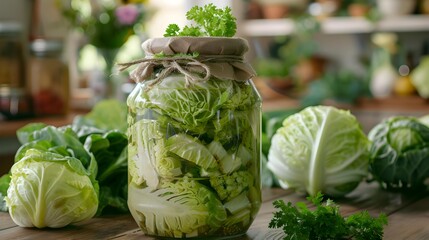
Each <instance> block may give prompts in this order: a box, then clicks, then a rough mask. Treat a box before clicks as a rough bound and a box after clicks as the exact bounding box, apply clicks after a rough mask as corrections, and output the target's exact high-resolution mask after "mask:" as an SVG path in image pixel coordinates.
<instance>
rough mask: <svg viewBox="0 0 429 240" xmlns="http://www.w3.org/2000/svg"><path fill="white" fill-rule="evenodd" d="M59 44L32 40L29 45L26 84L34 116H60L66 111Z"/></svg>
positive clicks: (66, 83)
mask: <svg viewBox="0 0 429 240" xmlns="http://www.w3.org/2000/svg"><path fill="white" fill-rule="evenodd" d="M62 50H63V43H62V42H61V41H59V40H52V39H36V40H34V41H32V42H31V44H30V52H31V55H30V61H29V76H28V80H29V81H28V84H29V86H30V92H31V97H32V100H33V107H34V113H35V115H36V116H46V115H64V114H66V113H67V112H68V109H69V91H70V90H69V89H70V88H69V75H68V74H69V73H68V68H67V65H66V64H65V63H64V61H63V59H62Z"/></svg>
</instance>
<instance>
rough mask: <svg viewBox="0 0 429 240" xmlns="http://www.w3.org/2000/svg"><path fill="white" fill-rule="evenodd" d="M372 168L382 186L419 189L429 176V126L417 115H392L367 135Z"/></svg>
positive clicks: (422, 187) (423, 186)
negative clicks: (415, 116)
mask: <svg viewBox="0 0 429 240" xmlns="http://www.w3.org/2000/svg"><path fill="white" fill-rule="evenodd" d="M368 137H369V139H370V140H371V141H372V144H371V148H370V161H371V162H370V171H371V173H372V175H373V176H374V178H375V179H376V180H377V181H379V182H380V184H381V186H382V187H383V188H387V189H391V190H393V189H399V190H409V189H412V190H420V189H424V188H426V185H427V183H426V180H427V179H428V178H429V127H428V126H426V125H424V124H422V123H421V122H420V121H419V119H417V118H414V117H402V116H401V117H391V118H389V119H386V120H384V121H383V122H381V123H379V124H377V125H376V126H375V127H374V128H373V129H371V131H370V132H369V135H368Z"/></svg>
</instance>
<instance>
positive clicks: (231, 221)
mask: <svg viewBox="0 0 429 240" xmlns="http://www.w3.org/2000/svg"><path fill="white" fill-rule="evenodd" d="M173 46H174V47H173ZM143 48H144V50H145V52H146V58H145V59H143V60H142V61H140V62H141V63H140V65H139V66H138V67H137V68H136V69H135V70H134V71H133V72H132V73H131V77H132V78H133V79H134V80H135V81H136V82H137V84H136V87H135V89H134V90H133V91H132V92H131V94H130V95H129V97H128V100H127V104H128V107H129V117H128V124H129V129H128V132H129V146H128V153H129V156H128V168H129V169H128V170H129V184H128V206H129V209H130V211H131V213H132V215H133V217H134V219H135V220H136V222H137V224H138V225H139V226H140V228H141V229H142V231H143V232H144V233H145V234H147V235H151V236H156V237H168V238H204V239H208V238H215V239H219V238H228V237H235V236H239V235H243V234H245V233H246V231H247V229H248V228H249V226H250V225H251V223H252V221H253V220H254V218H255V216H256V214H257V212H258V210H259V208H260V204H261V179H260V169H261V167H260V164H261V161H260V160H261V159H260V158H261V98H260V96H259V94H258V92H257V90H256V88H255V87H254V85H253V83H252V81H251V80H250V78H251V77H252V76H253V74H254V72H253V69H251V67H250V65H248V64H247V63H246V62H244V61H243V59H242V56H243V54H244V52H246V51H247V42H246V41H245V40H243V39H239V38H196V37H194V38H192V37H177V38H159V39H149V40H148V41H146V42H145V43H144V44H143ZM196 53H198V54H196ZM154 54H157V56H156V57H154ZM191 66H192V67H191Z"/></svg>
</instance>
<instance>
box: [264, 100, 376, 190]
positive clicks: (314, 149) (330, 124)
mask: <svg viewBox="0 0 429 240" xmlns="http://www.w3.org/2000/svg"><path fill="white" fill-rule="evenodd" d="M368 148H369V141H368V138H367V137H366V135H365V134H364V132H363V131H362V129H361V126H360V124H359V122H358V121H357V120H356V118H355V117H354V116H353V115H352V114H351V113H350V112H348V111H344V110H339V109H336V108H334V107H328V106H314V107H307V108H306V109H304V110H302V111H301V112H299V113H296V114H294V115H291V116H289V117H287V118H286V119H285V120H284V121H283V126H282V127H280V128H279V129H278V130H277V132H276V133H275V134H274V136H273V138H272V143H271V147H270V150H269V153H268V163H267V166H268V168H269V169H270V170H271V171H272V172H273V173H274V175H275V176H276V177H277V178H278V180H279V183H280V185H281V186H282V187H284V188H292V189H295V190H297V191H299V192H307V193H308V194H310V195H315V194H316V193H317V192H319V191H320V192H322V193H324V194H326V195H329V196H333V197H337V196H343V195H345V194H347V193H349V192H350V191H352V190H353V189H354V188H356V187H357V185H358V184H359V183H360V182H361V181H362V179H363V178H365V177H366V176H367V174H368V162H369V160H368Z"/></svg>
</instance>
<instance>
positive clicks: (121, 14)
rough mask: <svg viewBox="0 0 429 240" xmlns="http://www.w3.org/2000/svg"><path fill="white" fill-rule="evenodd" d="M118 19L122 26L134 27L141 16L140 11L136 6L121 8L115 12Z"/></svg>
mask: <svg viewBox="0 0 429 240" xmlns="http://www.w3.org/2000/svg"><path fill="white" fill-rule="evenodd" d="M115 15H116V18H117V19H118V22H119V23H120V24H122V25H132V24H133V23H135V21H136V20H137V17H138V16H139V10H138V8H137V7H136V6H135V5H131V4H129V5H124V6H119V7H118V8H116V10H115Z"/></svg>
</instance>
